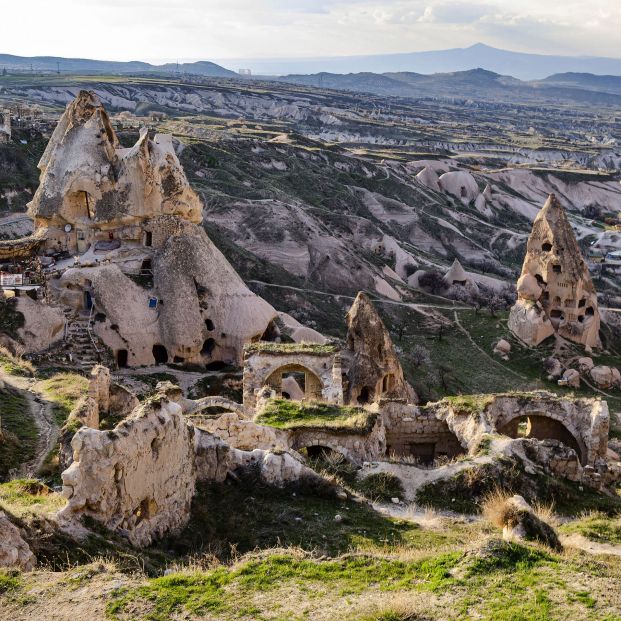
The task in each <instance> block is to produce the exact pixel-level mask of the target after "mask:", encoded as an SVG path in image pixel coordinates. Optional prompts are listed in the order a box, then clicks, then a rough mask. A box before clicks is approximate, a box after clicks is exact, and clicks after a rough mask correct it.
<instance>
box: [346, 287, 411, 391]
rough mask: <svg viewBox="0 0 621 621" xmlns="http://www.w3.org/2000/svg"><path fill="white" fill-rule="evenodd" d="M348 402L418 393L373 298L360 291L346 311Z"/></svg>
mask: <svg viewBox="0 0 621 621" xmlns="http://www.w3.org/2000/svg"><path fill="white" fill-rule="evenodd" d="M343 355H344V357H347V358H349V369H348V371H347V377H348V383H349V385H348V390H347V397H346V401H347V402H348V403H356V402H358V403H373V402H377V401H379V400H380V399H404V400H406V401H409V402H413V401H415V399H416V395H415V393H414V391H413V389H412V387H411V386H410V385H409V384H408V383H407V382H406V380H405V378H404V376H403V369H402V368H401V363H400V362H399V358H398V356H397V353H396V351H395V348H394V345H393V343H392V340H391V338H390V334H389V333H388V330H386V327H385V326H384V323H383V322H382V320H381V318H380V316H379V315H378V314H377V311H376V310H375V307H374V306H373V304H372V302H371V300H369V298H368V297H367V296H366V294H364V293H362V292H361V293H359V294H358V296H357V297H356V299H355V301H354V303H353V305H352V307H351V308H350V309H349V312H348V313H347V351H346V352H344V354H343Z"/></svg>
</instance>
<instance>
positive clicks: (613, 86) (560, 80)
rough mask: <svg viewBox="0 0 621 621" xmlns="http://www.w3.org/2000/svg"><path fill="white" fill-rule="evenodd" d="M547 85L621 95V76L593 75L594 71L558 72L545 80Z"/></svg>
mask: <svg viewBox="0 0 621 621" xmlns="http://www.w3.org/2000/svg"><path fill="white" fill-rule="evenodd" d="M541 84H544V85H545V86H569V87H572V88H582V89H585V90H589V91H601V92H604V93H615V94H618V95H621V77H620V76H616V75H593V74H592V73H557V74H555V75H551V76H549V77H547V78H545V80H541Z"/></svg>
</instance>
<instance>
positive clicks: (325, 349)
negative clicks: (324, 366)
mask: <svg viewBox="0 0 621 621" xmlns="http://www.w3.org/2000/svg"><path fill="white" fill-rule="evenodd" d="M244 351H245V352H246V353H250V354H255V353H262V354H310V355H313V356H323V355H326V354H333V353H336V352H337V351H338V347H337V346H336V345H332V344H326V345H322V344H320V343H270V342H266V341H259V342H258V343H250V344H249V345H246V346H245V347H244Z"/></svg>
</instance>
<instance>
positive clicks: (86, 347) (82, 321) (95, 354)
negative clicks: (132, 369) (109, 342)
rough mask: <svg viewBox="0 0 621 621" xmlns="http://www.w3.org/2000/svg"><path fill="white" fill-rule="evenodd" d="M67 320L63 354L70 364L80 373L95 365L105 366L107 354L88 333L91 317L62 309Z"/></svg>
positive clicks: (97, 340)
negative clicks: (68, 357) (68, 358)
mask: <svg viewBox="0 0 621 621" xmlns="http://www.w3.org/2000/svg"><path fill="white" fill-rule="evenodd" d="M63 312H64V313H65V317H66V318H67V327H66V332H65V346H64V349H65V352H66V353H67V354H68V355H69V356H70V359H71V364H72V366H74V367H75V368H77V369H81V370H82V371H87V372H88V371H90V369H92V368H93V367H94V366H95V365H96V364H98V363H103V364H106V362H109V361H108V358H109V357H110V356H109V352H108V350H107V348H106V347H105V346H104V345H103V343H101V342H100V341H99V339H98V338H97V337H96V336H95V335H94V334H93V333H92V332H89V325H91V322H92V317H91V316H90V315H85V314H78V315H75V313H74V311H73V310H72V309H70V308H65V309H63Z"/></svg>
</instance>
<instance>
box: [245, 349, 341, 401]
mask: <svg viewBox="0 0 621 621" xmlns="http://www.w3.org/2000/svg"><path fill="white" fill-rule="evenodd" d="M281 371H282V372H283V373H284V372H289V371H303V372H305V373H306V377H307V387H306V388H307V390H306V393H307V398H308V399H315V400H318V401H326V402H328V403H337V404H342V403H343V383H342V378H341V359H340V356H339V354H338V352H337V351H328V352H326V351H325V350H317V351H315V352H309V351H305V350H304V349H296V344H291V346H284V345H280V346H279V347H278V348H274V350H269V349H268V350H258V351H257V350H255V349H253V348H252V347H250V348H247V349H246V350H245V354H244V380H243V384H244V406H245V407H246V408H247V409H248V410H254V409H255V408H256V406H257V397H258V394H259V392H260V391H261V389H262V388H263V387H265V386H269V385H270V384H273V382H274V378H275V377H276V375H277V374H278V373H279V372H281ZM268 380H269V381H268ZM270 387H271V388H273V389H274V391H275V392H277V394H278V388H277V387H276V386H275V385H272V386H270Z"/></svg>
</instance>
